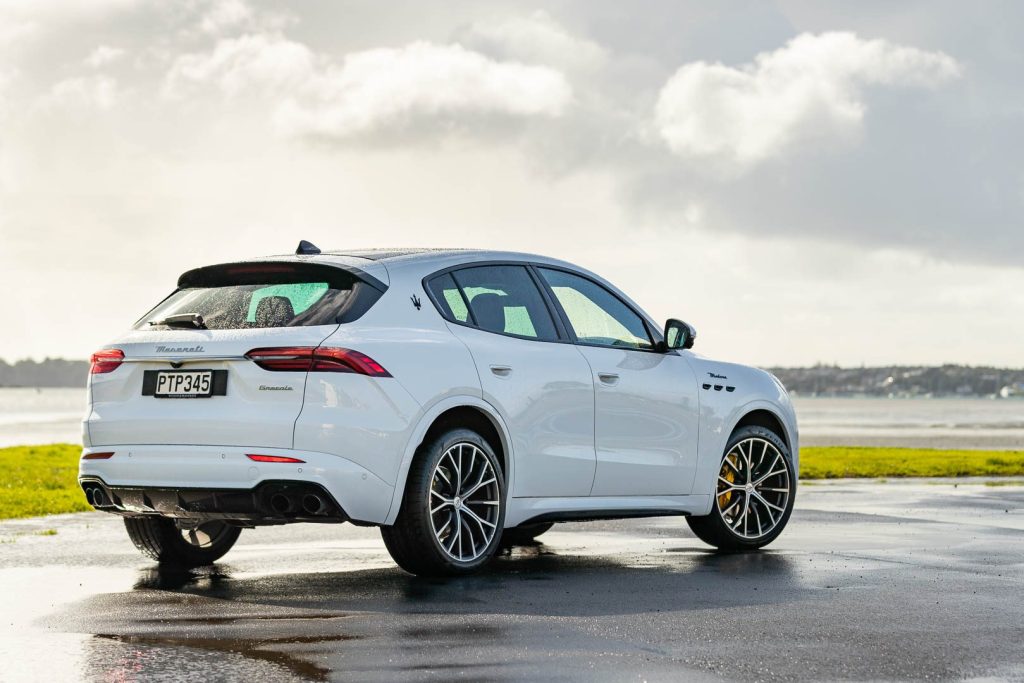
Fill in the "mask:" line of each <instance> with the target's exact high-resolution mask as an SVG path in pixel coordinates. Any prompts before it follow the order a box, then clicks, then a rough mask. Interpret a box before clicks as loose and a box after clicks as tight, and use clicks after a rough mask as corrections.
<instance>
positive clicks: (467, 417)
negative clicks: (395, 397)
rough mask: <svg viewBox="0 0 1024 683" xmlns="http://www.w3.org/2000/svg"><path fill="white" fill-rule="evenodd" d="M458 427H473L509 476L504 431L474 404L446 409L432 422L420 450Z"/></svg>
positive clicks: (419, 445)
mask: <svg viewBox="0 0 1024 683" xmlns="http://www.w3.org/2000/svg"><path fill="white" fill-rule="evenodd" d="M457 427H462V428H464V429H472V430H473V431H474V432H476V433H477V434H479V435H480V436H481V437H483V439H484V440H485V441H486V442H487V443H488V445H490V447H491V448H492V449H493V450H494V453H495V454H496V455H497V456H498V462H499V463H500V464H501V469H502V474H503V475H504V476H505V477H506V479H507V478H508V469H509V468H508V453H507V449H506V448H505V439H504V435H503V434H502V431H501V430H500V429H499V428H498V426H497V424H496V423H495V421H494V419H493V418H492V417H491V416H490V415H488V414H487V413H486V412H484V411H483V410H481V409H480V408H477V407H474V406H468V405H463V406H457V407H455V408H449V409H448V410H446V411H444V412H443V413H441V414H440V415H438V416H437V417H436V418H434V421H433V422H431V424H430V427H429V428H428V429H427V431H426V433H425V434H424V435H423V438H422V439H420V443H419V444H418V445H417V446H416V450H417V451H418V450H419V449H420V448H421V447H422V446H423V444H425V443H430V442H431V441H432V440H433V439H435V438H437V437H438V436H439V435H440V434H442V433H444V432H446V431H448V430H450V429H455V428H457Z"/></svg>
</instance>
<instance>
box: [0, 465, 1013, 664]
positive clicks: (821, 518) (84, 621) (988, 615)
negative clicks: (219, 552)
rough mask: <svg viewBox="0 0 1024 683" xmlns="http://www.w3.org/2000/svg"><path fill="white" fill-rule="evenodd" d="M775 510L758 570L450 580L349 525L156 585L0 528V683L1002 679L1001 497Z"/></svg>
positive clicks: (509, 561)
mask: <svg viewBox="0 0 1024 683" xmlns="http://www.w3.org/2000/svg"><path fill="white" fill-rule="evenodd" d="M797 500H798V502H797V509H796V511H795V513H794V515H793V518H792V520H791V522H790V526H789V528H788V529H787V530H786V532H785V533H784V534H783V535H782V536H781V538H779V540H777V541H776V542H775V544H773V545H772V546H771V547H770V548H769V549H767V550H765V551H762V552H759V553H751V554H742V555H718V554H714V553H711V552H709V551H708V550H707V549H706V547H705V546H703V545H702V544H701V543H700V542H699V541H698V540H697V539H696V538H694V537H693V536H692V535H691V534H690V533H689V530H688V529H687V527H686V525H685V522H683V521H682V520H680V519H676V518H665V519H655V520H630V521H624V522H592V523H588V524H566V525H561V526H556V527H555V529H553V530H552V531H551V532H549V533H548V534H545V535H544V536H543V537H542V540H543V543H541V544H538V545H535V546H531V547H524V548H516V549H514V550H513V551H512V552H511V553H509V554H506V555H503V556H501V557H500V558H498V559H497V560H496V561H495V562H494V563H493V564H492V565H491V566H490V567H489V568H488V569H487V570H486V571H484V572H483V573H481V574H479V575H476V576H473V577H469V578H461V579H450V580H423V579H417V578H414V577H411V576H409V575H407V574H404V573H403V572H401V571H400V570H398V569H397V568H395V567H394V566H393V565H392V564H391V562H390V559H389V558H388V556H387V554H386V552H385V550H384V547H383V544H382V543H381V541H380V536H379V534H378V532H377V531H376V530H375V529H360V528H356V527H353V526H349V525H344V526H312V525H304V526H303V525H300V526H293V527H279V528H267V529H259V530H254V531H245V532H243V534H242V538H241V540H240V542H239V544H238V545H237V546H236V547H235V549H234V550H232V551H231V553H229V554H228V555H227V557H225V558H224V560H223V561H222V562H221V563H219V564H218V565H217V566H216V567H215V568H212V569H207V570H204V571H196V572H190V573H174V572H163V571H159V570H157V569H155V568H154V566H153V565H151V564H149V563H147V562H146V561H144V560H143V559H142V558H141V556H139V555H137V554H136V552H135V550H134V548H133V547H132V546H131V544H130V543H129V541H128V539H127V537H126V536H125V534H124V530H123V528H122V525H121V523H120V520H118V519H117V518H115V517H111V516H108V515H103V514H100V513H89V514H82V515H64V516H58V517H48V518H39V519H32V520H21V521H11V522H3V523H0V636H2V637H0V662H2V664H0V680H4V681H20V680H45V681H55V680H100V681H107V680H115V681H131V680H140V681H142V680H145V681H150V680H156V681H161V680H166V681H179V680H202V681H215V680H260V681H289V680H339V681H347V680H355V681H368V680H379V681H395V680H421V679H425V680H438V679H452V678H455V679H469V680H552V679H553V680H581V681H595V680H598V681H600V680H613V681H625V680H704V679H707V680H720V679H722V678H727V679H734V680H768V679H798V680H821V679H827V680H838V679H855V680H881V679H900V680H910V679H987V680H1007V679H1009V680H1024V481H1020V480H1017V481H1016V483H1013V484H1012V485H1003V486H987V485H984V484H983V483H981V482H972V483H969V484H964V483H959V484H958V485H957V486H954V485H953V484H952V483H950V482H943V481H927V482H926V481H914V482H909V483H908V482H892V481H890V482H888V483H876V482H857V483H854V482H831V483H813V484H809V485H804V486H802V488H801V490H800V492H799V494H798V499H797ZM47 530H55V531H56V532H57V533H56V534H55V535H54V534H51V535H44V534H45V532H47Z"/></svg>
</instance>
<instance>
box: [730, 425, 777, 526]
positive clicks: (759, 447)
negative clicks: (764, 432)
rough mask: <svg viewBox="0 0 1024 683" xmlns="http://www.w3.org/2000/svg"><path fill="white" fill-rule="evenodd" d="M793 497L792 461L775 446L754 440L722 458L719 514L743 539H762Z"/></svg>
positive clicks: (744, 442) (743, 443) (737, 447)
mask: <svg viewBox="0 0 1024 683" xmlns="http://www.w3.org/2000/svg"><path fill="white" fill-rule="evenodd" d="M789 494H790V471H789V461H788V460H786V458H785V457H784V456H783V455H782V453H781V452H779V449H778V448H776V447H775V446H774V445H773V444H771V443H770V442H769V441H767V440H765V439H760V438H756V437H752V438H749V439H743V440H742V441H739V442H737V443H736V444H734V445H733V447H732V448H730V449H729V450H728V451H727V452H726V454H725V456H724V457H723V458H722V467H721V469H720V470H719V472H718V489H717V492H716V494H715V499H716V501H717V504H716V507H717V509H718V514H719V515H721V516H722V520H723V521H724V522H725V524H726V526H727V527H729V530H730V531H732V532H733V533H734V534H736V535H737V536H739V537H740V538H744V539H748V540H752V539H757V538H761V537H762V536H765V535H766V534H768V533H771V531H772V530H773V529H774V528H775V527H776V526H778V524H779V522H780V521H781V520H782V518H783V516H784V515H785V513H786V506H787V504H788V503H789Z"/></svg>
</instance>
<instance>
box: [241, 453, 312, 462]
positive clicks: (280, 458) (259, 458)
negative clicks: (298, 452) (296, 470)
mask: <svg viewBox="0 0 1024 683" xmlns="http://www.w3.org/2000/svg"><path fill="white" fill-rule="evenodd" d="M245 457H247V458H249V459H250V460H254V461H256V462H299V463H303V462H306V461H305V460H299V459H298V458H289V457H288V456H285V455H257V454H254V453H246V454H245Z"/></svg>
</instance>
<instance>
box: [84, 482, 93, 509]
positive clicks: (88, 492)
mask: <svg viewBox="0 0 1024 683" xmlns="http://www.w3.org/2000/svg"><path fill="white" fill-rule="evenodd" d="M85 502H87V503H89V505H95V503H93V502H92V487H91V486H87V487H86V488H85Z"/></svg>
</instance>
